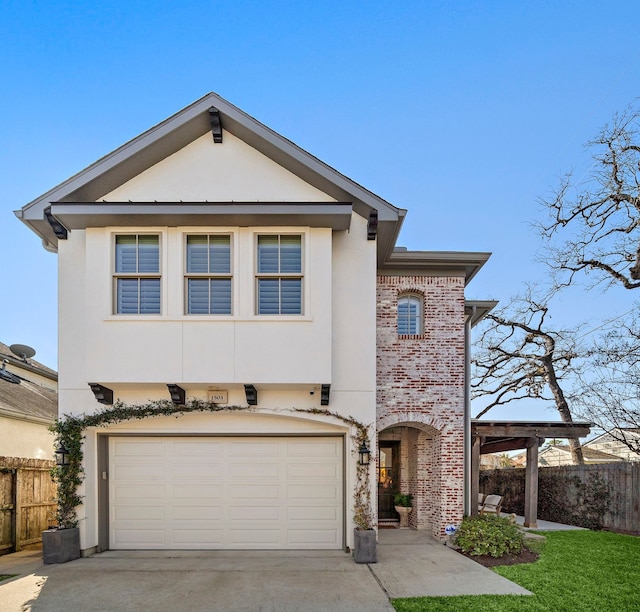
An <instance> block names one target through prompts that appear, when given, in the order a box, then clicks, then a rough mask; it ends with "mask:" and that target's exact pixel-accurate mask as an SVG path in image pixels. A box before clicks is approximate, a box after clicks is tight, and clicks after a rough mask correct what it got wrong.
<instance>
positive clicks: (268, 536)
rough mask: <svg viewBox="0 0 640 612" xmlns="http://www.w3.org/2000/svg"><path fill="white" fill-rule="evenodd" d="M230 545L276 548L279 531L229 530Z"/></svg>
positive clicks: (278, 542) (279, 537)
mask: <svg viewBox="0 0 640 612" xmlns="http://www.w3.org/2000/svg"><path fill="white" fill-rule="evenodd" d="M229 535H230V536H231V544H245V545H251V546H253V545H256V546H260V545H263V546H264V545H265V544H270V545H272V546H273V547H274V548H276V547H278V548H279V544H280V541H281V535H280V530H279V529H230V530H229Z"/></svg>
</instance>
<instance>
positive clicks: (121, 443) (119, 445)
mask: <svg viewBox="0 0 640 612" xmlns="http://www.w3.org/2000/svg"><path fill="white" fill-rule="evenodd" d="M113 446H114V452H115V455H114V456H117V457H127V456H133V457H136V458H141V457H151V456H156V457H164V454H165V442H164V440H163V439H161V438H147V439H141V438H138V439H137V441H136V442H133V441H132V440H131V439H128V438H121V439H120V440H117V439H116V440H114V444H113Z"/></svg>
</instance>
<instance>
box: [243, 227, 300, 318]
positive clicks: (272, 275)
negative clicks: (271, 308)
mask: <svg viewBox="0 0 640 612" xmlns="http://www.w3.org/2000/svg"><path fill="white" fill-rule="evenodd" d="M263 236H276V237H277V238H278V252H279V253H280V239H281V238H282V237H286V236H294V237H297V238H299V239H300V271H299V272H282V271H278V272H261V271H260V266H259V253H258V245H259V241H260V238H262V237H263ZM254 262H255V263H254V265H255V283H254V291H255V313H256V315H257V316H260V317H268V316H275V317H300V316H302V315H304V311H305V300H304V293H305V282H304V277H305V234H304V233H303V232H257V233H256V234H255V241H254ZM278 265H279V266H280V262H279V264H278ZM263 279H274V280H279V281H282V280H289V279H299V280H300V312H296V313H283V312H282V293H281V285H279V298H278V310H279V312H278V313H262V312H260V281H261V280H263Z"/></svg>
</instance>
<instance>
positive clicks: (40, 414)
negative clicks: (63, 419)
mask: <svg viewBox="0 0 640 612" xmlns="http://www.w3.org/2000/svg"><path fill="white" fill-rule="evenodd" d="M57 415H58V395H57V393H56V392H55V391H52V390H51V389H47V388H45V387H42V386H40V385H37V384H35V383H32V382H29V381H28V380H23V381H22V382H21V383H20V384H14V383H11V382H8V381H6V380H2V379H0V417H3V416H4V417H9V418H12V419H20V420H24V421H33V422H35V423H43V424H49V423H53V422H54V421H55V419H56V416H57Z"/></svg>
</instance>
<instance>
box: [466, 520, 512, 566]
mask: <svg viewBox="0 0 640 612" xmlns="http://www.w3.org/2000/svg"><path fill="white" fill-rule="evenodd" d="M523 542H524V535H523V533H522V531H520V529H519V528H518V526H517V525H514V524H513V523H512V522H511V519H509V518H508V517H502V516H496V515H495V514H481V515H479V516H466V517H465V518H464V519H463V521H462V524H461V525H460V527H459V528H458V531H457V533H456V537H455V543H456V545H457V546H459V547H460V549H461V550H462V552H463V553H465V554H468V555H472V556H476V555H490V556H492V557H502V555H505V554H507V553H514V554H518V553H519V552H521V551H522V546H523Z"/></svg>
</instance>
